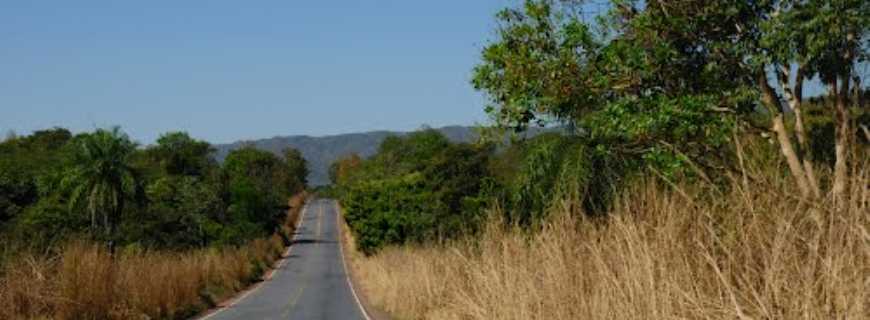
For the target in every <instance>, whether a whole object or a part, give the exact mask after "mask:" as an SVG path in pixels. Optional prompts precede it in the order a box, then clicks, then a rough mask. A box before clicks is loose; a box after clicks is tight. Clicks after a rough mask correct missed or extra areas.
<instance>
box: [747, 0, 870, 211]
mask: <svg viewBox="0 0 870 320" xmlns="http://www.w3.org/2000/svg"><path fill="white" fill-rule="evenodd" d="M765 3H766V4H767V8H766V9H767V10H766V11H764V12H762V14H761V19H760V20H761V22H760V28H759V29H760V31H761V36H760V39H759V47H758V51H757V53H756V54H755V55H754V57H755V62H756V64H757V65H758V71H757V74H758V85H759V87H760V91H761V93H762V98H763V101H764V104H765V106H766V107H767V108H768V110H769V112H770V113H771V114H774V115H775V116H774V118H773V124H772V130H773V131H774V132H775V133H776V134H777V138H778V141H779V144H780V146H781V150H782V153H783V155H784V156H785V158H786V160H787V163H788V166H789V169H790V171H791V173H792V175H793V176H794V177H795V178H796V180H797V181H798V187H799V188H800V190H801V193H802V195H803V196H805V197H807V196H814V197H818V196H820V194H821V190H820V188H819V184H818V182H817V181H816V180H817V177H816V176H815V173H814V171H813V165H814V163H813V160H812V158H811V157H809V155H811V153H810V152H807V150H808V149H809V142H808V139H807V131H806V129H805V127H806V126H805V125H806V123H805V119H804V117H803V109H804V108H803V86H804V84H805V83H806V81H807V80H808V79H812V78H814V77H818V78H819V79H820V80H821V81H822V83H824V84H825V85H826V86H827V88H828V96H830V97H832V98H833V100H834V103H832V104H831V105H833V112H832V113H831V114H833V120H834V121H833V122H834V124H835V128H836V129H835V136H836V138H835V141H834V145H835V148H834V153H835V158H836V160H835V164H834V181H833V183H832V193H833V194H834V198H835V199H836V202H837V203H838V204H842V203H844V197H845V191H846V188H847V186H846V182H847V181H848V179H847V177H846V175H847V171H848V168H847V164H848V162H849V159H848V157H849V155H848V150H851V149H852V141H853V140H854V139H853V137H854V135H855V132H854V130H855V128H852V127H851V124H852V123H853V121H854V119H853V118H852V114H851V112H850V111H849V107H850V106H853V105H858V104H859V101H860V98H859V94H853V92H855V93H857V92H858V91H859V88H860V87H861V75H859V74H858V73H857V70H856V68H857V67H858V66H859V65H860V64H861V63H864V62H866V61H867V59H868V57H870V56H868V52H867V48H868V46H870V43H868V40H870V33H868V31H870V27H868V25H870V3H868V2H867V1H861V0H833V1H821V0H805V1H804V0H801V1H798V0H780V1H773V0H771V1H766V2H765ZM770 73H772V74H773V75H774V76H773V77H770V76H769V74H770ZM788 111H792V112H793V113H794V125H793V127H794V132H795V136H796V137H797V143H796V144H795V143H794V142H793V140H792V136H791V134H790V133H789V132H788V131H787V130H788V129H787V128H786V126H785V124H784V120H783V118H784V114H786V113H787V112H788Z"/></svg>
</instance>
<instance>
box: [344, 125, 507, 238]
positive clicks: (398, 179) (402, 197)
mask: <svg viewBox="0 0 870 320" xmlns="http://www.w3.org/2000/svg"><path fill="white" fill-rule="evenodd" d="M492 152H493V150H492V148H490V147H488V146H478V145H470V144H462V143H460V144H454V143H451V142H449V141H448V140H447V138H445V137H444V136H443V135H442V134H440V133H438V132H437V131H435V130H431V129H430V130H422V131H418V132H414V133H411V134H409V135H407V136H393V137H389V138H387V139H386V140H384V142H383V143H382V144H381V146H380V148H379V150H378V152H377V153H376V154H375V155H374V156H372V157H371V158H369V159H366V160H362V159H360V158H359V157H358V156H355V155H351V156H348V157H344V158H342V159H341V160H339V161H338V162H336V163H335V164H334V165H333V168H334V169H333V170H332V171H333V174H332V176H333V179H334V181H335V183H336V184H337V186H338V187H339V189H340V191H339V193H340V195H341V197H342V200H343V201H342V204H343V205H344V209H345V214H346V215H345V217H346V219H347V222H348V224H349V225H350V227H351V229H352V230H353V231H354V232H355V233H356V235H357V240H358V241H359V246H360V249H362V250H364V251H365V252H369V253H371V252H373V251H374V250H376V249H377V248H379V247H382V246H384V245H386V244H396V243H404V242H406V241H421V240H425V239H429V238H432V237H444V238H447V237H454V236H456V235H459V234H462V233H465V232H470V231H473V230H474V228H475V227H476V224H475V221H478V220H480V215H481V210H480V209H481V207H482V203H483V200H482V199H484V191H485V190H486V188H485V178H486V177H487V176H489V173H488V168H487V163H488V159H489V157H490V156H491V155H492Z"/></svg>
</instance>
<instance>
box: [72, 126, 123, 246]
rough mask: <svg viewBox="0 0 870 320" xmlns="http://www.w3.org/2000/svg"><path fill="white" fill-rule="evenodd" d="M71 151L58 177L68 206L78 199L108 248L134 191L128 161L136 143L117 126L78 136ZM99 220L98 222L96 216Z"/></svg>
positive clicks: (75, 204)
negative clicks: (67, 164) (64, 172)
mask: <svg viewBox="0 0 870 320" xmlns="http://www.w3.org/2000/svg"><path fill="white" fill-rule="evenodd" d="M74 146H75V149H74V150H73V153H72V160H73V166H72V169H71V170H70V171H69V172H68V173H67V175H66V176H65V178H64V179H63V181H62V186H63V187H64V188H65V189H67V190H68V191H69V192H70V195H71V197H70V210H74V209H75V208H77V207H78V206H79V205H80V204H82V202H84V204H85V206H86V210H87V212H88V213H89V214H90V217H91V228H92V229H93V230H94V232H97V230H98V229H99V228H100V226H98V225H100V224H101V225H102V228H103V231H104V235H105V239H106V241H107V244H108V246H109V250H110V251H113V250H114V241H113V238H114V232H115V227H116V226H117V224H118V221H119V220H120V219H119V218H120V216H121V213H122V212H123V211H124V204H125V201H126V200H127V199H129V198H131V196H133V195H134V194H136V192H137V186H136V185H137V177H136V172H135V170H134V169H133V168H132V167H130V166H129V165H128V162H129V161H128V160H129V158H130V155H131V154H133V152H134V151H135V150H136V143H135V142H133V141H131V140H130V138H129V137H128V136H127V134H125V133H123V132H122V131H121V130H120V128H119V127H113V128H112V129H111V130H105V129H97V130H96V131H95V132H94V133H91V134H86V135H84V136H82V137H81V138H80V139H78V141H76V144H75V145H74ZM100 219H101V220H102V221H101V223H100V221H99V220H100Z"/></svg>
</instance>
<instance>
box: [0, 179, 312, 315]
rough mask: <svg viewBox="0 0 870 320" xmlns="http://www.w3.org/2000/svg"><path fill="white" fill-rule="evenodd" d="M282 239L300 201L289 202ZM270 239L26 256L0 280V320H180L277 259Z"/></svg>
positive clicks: (279, 242)
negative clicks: (165, 248)
mask: <svg viewBox="0 0 870 320" xmlns="http://www.w3.org/2000/svg"><path fill="white" fill-rule="evenodd" d="M290 201H291V203H290V205H291V208H292V209H291V211H290V212H289V214H288V217H287V221H286V223H285V226H284V228H285V230H283V231H284V234H285V235H290V234H292V233H293V230H292V227H293V226H294V225H295V222H296V220H298V218H299V214H300V209H301V207H302V204H303V203H304V201H305V197H304V196H296V197H294V198H293V199H291V200H290ZM287 244H288V242H287V241H286V240H285V238H284V237H282V236H281V235H278V234H275V235H272V236H271V237H269V238H266V239H257V240H254V241H251V242H250V243H249V244H247V245H245V246H241V247H226V248H205V249H198V250H192V251H185V252H160V251H144V250H133V249H130V250H122V251H120V252H118V253H116V254H115V256H114V257H113V256H112V255H110V254H109V253H108V252H107V251H106V250H105V246H104V245H102V244H97V243H92V242H84V241H75V242H71V243H68V244H67V245H66V246H65V247H63V248H62V250H59V251H60V252H61V253H60V254H59V255H55V256H40V255H32V254H29V255H28V254H25V255H24V256H22V257H21V258H20V259H16V260H15V263H12V264H9V265H7V266H5V269H4V270H3V273H2V277H0V319H40V318H50V319H183V318H187V317H189V316H192V315H194V314H196V313H198V312H200V311H202V310H205V309H206V308H209V307H211V306H214V305H216V304H217V303H219V302H220V301H221V300H223V299H227V298H229V297H230V296H232V295H233V294H234V293H236V292H238V291H239V290H242V289H244V288H245V287H247V286H248V285H250V284H251V283H253V282H256V281H259V279H260V277H261V276H262V275H263V274H264V272H265V271H267V270H268V269H269V268H270V266H272V265H273V264H274V263H275V261H277V260H278V259H280V258H281V255H282V254H283V251H284V248H285V245H287Z"/></svg>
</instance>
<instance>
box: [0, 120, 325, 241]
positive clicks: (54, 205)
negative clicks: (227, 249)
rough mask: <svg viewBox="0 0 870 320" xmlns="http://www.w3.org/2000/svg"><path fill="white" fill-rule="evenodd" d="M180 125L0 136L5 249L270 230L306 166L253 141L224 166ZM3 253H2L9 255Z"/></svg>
mask: <svg viewBox="0 0 870 320" xmlns="http://www.w3.org/2000/svg"><path fill="white" fill-rule="evenodd" d="M213 153H214V149H213V148H212V146H211V145H209V143H207V142H204V141H199V140H196V139H193V138H191V137H190V136H189V135H188V134H186V133H183V132H172V133H166V134H164V135H162V136H161V137H160V138H159V139H158V140H157V142H156V143H155V144H154V145H150V146H145V147H141V146H139V145H138V144H137V143H135V142H133V141H132V140H131V139H130V138H129V137H128V136H127V135H126V134H124V133H123V132H122V131H121V130H120V129H119V128H112V129H97V130H95V131H93V132H86V133H81V134H76V135H73V134H72V133H71V132H70V131H69V130H66V129H62V128H55V129H49V130H41V131H36V132H34V133H33V134H31V135H28V136H22V137H11V138H9V139H7V140H6V141H3V142H2V143H0V239H2V241H3V245H4V249H6V250H7V254H8V253H14V252H15V251H20V250H24V249H31V250H38V251H42V250H45V249H50V248H54V247H55V246H56V245H59V244H62V243H64V242H65V241H67V240H69V239H73V238H74V239H78V240H81V239H85V240H94V241H99V242H104V243H107V244H108V245H109V247H110V249H111V250H115V248H124V247H129V246H135V247H140V248H145V249H186V248H197V247H206V246H223V245H239V244H242V243H245V242H247V241H249V240H251V239H254V238H262V237H265V236H268V235H271V234H272V233H273V232H276V231H277V230H279V226H280V225H281V224H282V223H283V217H284V214H285V212H286V209H287V200H288V198H289V196H291V195H293V194H295V193H298V192H300V191H302V190H303V189H304V188H305V186H306V180H305V177H306V175H307V173H308V169H307V165H306V162H305V160H304V159H303V158H302V156H301V154H300V153H299V152H297V151H295V150H292V149H288V150H286V151H285V152H284V156H283V157H278V156H275V155H274V154H272V153H268V152H264V151H259V150H256V149H254V148H250V147H249V148H241V149H238V150H235V151H233V152H231V153H230V154H229V156H228V157H227V158H226V160H225V162H224V163H223V164H219V163H217V162H216V161H215V160H214V158H213ZM10 251H11V252H10Z"/></svg>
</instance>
